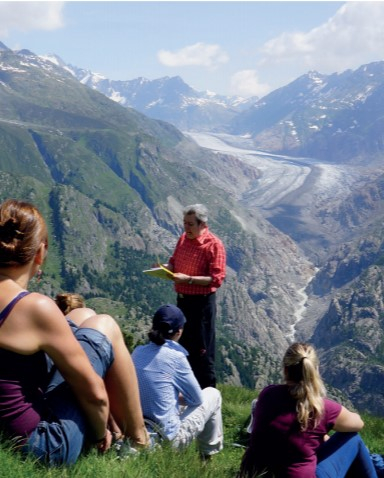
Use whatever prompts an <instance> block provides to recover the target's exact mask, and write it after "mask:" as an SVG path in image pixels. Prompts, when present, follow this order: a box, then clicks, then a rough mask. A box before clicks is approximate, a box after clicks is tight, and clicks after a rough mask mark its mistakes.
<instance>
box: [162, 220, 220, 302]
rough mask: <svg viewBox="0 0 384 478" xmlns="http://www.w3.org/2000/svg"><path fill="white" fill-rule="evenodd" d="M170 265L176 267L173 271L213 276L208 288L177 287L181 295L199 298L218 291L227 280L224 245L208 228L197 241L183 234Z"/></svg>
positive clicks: (179, 285)
mask: <svg viewBox="0 0 384 478" xmlns="http://www.w3.org/2000/svg"><path fill="white" fill-rule="evenodd" d="M169 263H170V264H172V266H173V272H181V273H183V274H187V275H189V276H209V277H212V282H211V283H210V284H209V285H208V286H201V285H195V284H191V285H190V284H175V290H176V292H178V293H180V294H191V295H198V294H209V293H210V292H215V291H216V290H217V289H218V288H219V287H220V286H221V284H222V282H223V280H224V278H225V263H226V253H225V248H224V245H223V243H222V242H221V240H220V239H219V238H218V237H217V236H215V235H214V234H212V233H211V232H210V231H209V230H208V228H205V229H204V230H203V231H202V233H201V234H200V236H198V237H197V238H196V239H188V238H187V237H186V235H185V233H183V234H182V235H181V237H180V239H179V240H178V242H177V244H176V247H175V250H174V252H173V256H172V257H171V258H170V260H169Z"/></svg>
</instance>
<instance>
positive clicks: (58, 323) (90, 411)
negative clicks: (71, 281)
mask: <svg viewBox="0 0 384 478" xmlns="http://www.w3.org/2000/svg"><path fill="white" fill-rule="evenodd" d="M32 314H33V318H34V330H33V333H34V335H35V340H36V342H37V343H38V344H39V348H40V350H44V351H45V352H46V353H47V354H48V355H49V356H50V357H51V358H52V360H53V362H54V363H55V365H56V367H57V368H58V370H59V371H60V372H61V374H62V375H63V377H64V379H65V380H66V381H67V382H68V384H69V385H70V386H71V388H72V390H73V392H74V394H75V395H76V398H77V399H78V401H79V404H80V406H81V408H82V409H83V411H84V414H85V415H86V417H87V419H88V422H89V425H90V427H91V430H92V432H93V435H94V439H95V440H100V439H101V438H103V437H104V436H105V435H106V429H107V423H108V417H109V400H108V394H107V391H106V388H105V385H104V381H103V379H102V378H101V377H100V376H99V375H97V373H96V372H95V371H94V369H93V367H92V365H91V363H90V361H89V359H88V357H87V355H86V354H85V352H84V350H83V349H82V347H81V345H80V344H79V342H78V341H77V340H76V338H75V337H74V335H73V333H72V331H71V329H70V327H69V325H68V323H67V321H66V319H65V318H64V317H63V314H62V313H61V311H60V309H59V308H58V307H57V305H56V304H55V303H54V301H52V300H51V299H49V298H47V297H44V296H40V297H39V299H38V300H37V301H35V302H34V304H33V309H32Z"/></svg>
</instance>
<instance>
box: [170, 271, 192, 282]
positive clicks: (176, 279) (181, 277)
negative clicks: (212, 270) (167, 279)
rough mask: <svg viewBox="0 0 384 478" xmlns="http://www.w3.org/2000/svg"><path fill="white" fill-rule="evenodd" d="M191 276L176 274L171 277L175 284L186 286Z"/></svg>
mask: <svg viewBox="0 0 384 478" xmlns="http://www.w3.org/2000/svg"><path fill="white" fill-rule="evenodd" d="M190 278H191V276H187V274H183V273H181V272H176V273H175V274H174V275H173V278H172V279H173V281H174V282H176V284H188V281H189V279H190Z"/></svg>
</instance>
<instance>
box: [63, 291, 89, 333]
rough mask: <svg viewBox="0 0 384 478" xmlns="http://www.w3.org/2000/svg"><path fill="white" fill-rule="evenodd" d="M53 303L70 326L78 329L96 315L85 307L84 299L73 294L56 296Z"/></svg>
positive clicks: (67, 293) (66, 293)
mask: <svg viewBox="0 0 384 478" xmlns="http://www.w3.org/2000/svg"><path fill="white" fill-rule="evenodd" d="M55 302H56V304H57V306H58V307H59V309H60V310H61V311H62V312H63V314H64V315H65V316H66V318H67V320H68V322H69V323H70V325H71V326H73V325H75V326H77V327H80V325H81V324H82V323H83V322H84V321H85V320H86V319H88V318H89V317H92V316H93V315H96V312H95V311H94V310H93V309H90V308H89V307H86V305H85V300H84V298H83V297H82V296H81V295H80V294H76V293H74V292H63V293H61V294H57V295H56V297H55Z"/></svg>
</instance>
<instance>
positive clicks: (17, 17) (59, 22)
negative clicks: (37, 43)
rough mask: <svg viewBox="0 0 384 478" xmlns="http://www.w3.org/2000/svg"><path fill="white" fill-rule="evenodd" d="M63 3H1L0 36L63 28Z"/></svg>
mask: <svg viewBox="0 0 384 478" xmlns="http://www.w3.org/2000/svg"><path fill="white" fill-rule="evenodd" d="M63 6H64V2H1V1H0V35H1V36H2V37H6V36H7V35H8V34H9V32H10V31H12V30H18V31H21V32H27V31H30V30H55V29H57V28H60V27H62V26H63V18H62V9H63Z"/></svg>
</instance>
